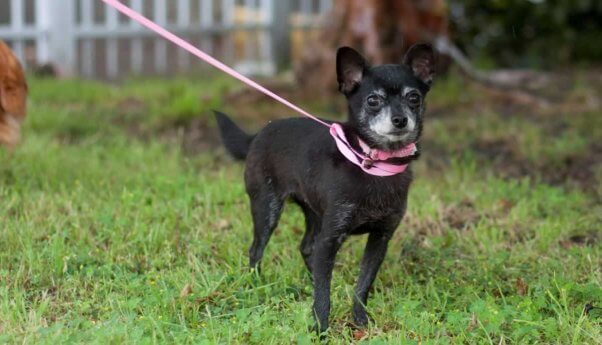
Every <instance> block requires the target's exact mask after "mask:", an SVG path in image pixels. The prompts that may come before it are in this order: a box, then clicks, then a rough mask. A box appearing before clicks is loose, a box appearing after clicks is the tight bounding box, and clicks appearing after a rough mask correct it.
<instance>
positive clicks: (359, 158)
mask: <svg viewBox="0 0 602 345" xmlns="http://www.w3.org/2000/svg"><path fill="white" fill-rule="evenodd" d="M102 1H104V2H105V3H106V4H107V5H109V6H111V7H113V8H115V9H116V10H118V11H119V12H121V13H123V14H124V15H125V16H127V17H130V18H131V19H132V20H134V21H136V22H138V23H140V24H141V25H143V26H145V27H147V28H148V29H150V30H151V31H154V32H156V33H157V34H159V35H161V36H162V37H163V38H165V39H167V40H168V41H170V42H172V43H174V44H176V45H177V46H179V47H181V48H182V49H184V50H186V51H188V52H189V53H191V54H193V55H195V56H196V57H198V58H199V59H201V60H203V61H205V62H207V63H209V64H210V65H212V66H213V67H215V68H217V69H219V70H220V71H222V72H224V73H226V74H228V75H230V76H232V77H234V78H236V79H238V80H240V81H241V82H243V83H245V84H247V85H249V86H251V87H252V88H254V89H256V90H257V91H260V92H262V93H263V94H265V95H267V96H269V97H271V98H273V99H275V100H276V101H278V102H280V103H282V104H284V105H285V106H287V107H289V108H291V109H293V110H294V111H296V112H298V113H300V114H302V115H304V116H306V117H308V118H310V119H312V120H314V121H316V122H318V123H320V124H322V125H324V126H326V127H328V128H330V135H331V136H332V137H333V138H334V139H335V141H336V144H337V147H338V149H339V151H341V153H342V154H343V156H345V157H346V158H347V159H348V160H349V161H350V162H351V163H353V164H355V165H357V166H359V167H360V168H362V170H364V171H365V172H367V173H368V174H371V175H376V176H391V175H396V174H399V173H402V172H404V171H405V170H406V168H407V166H408V165H407V164H404V165H395V164H390V163H386V162H382V161H378V160H377V159H378V156H381V155H383V154H385V155H388V156H389V157H407V156H411V155H413V154H415V153H416V145H415V144H413V143H412V144H410V145H408V146H406V147H404V148H403V149H401V150H399V151H395V152H392V153H386V152H383V151H378V150H372V152H370V151H369V152H366V153H365V154H360V153H358V152H357V151H355V150H354V149H353V148H352V147H351V145H350V144H349V142H348V140H347V138H346V137H345V133H344V132H343V129H342V127H341V126H340V125H339V124H336V123H333V124H332V125H330V124H328V123H326V122H324V121H322V120H320V119H319V118H317V117H315V116H313V115H312V114H310V113H308V112H307V111H305V110H303V109H301V108H300V107H298V106H296V105H294V104H293V103H291V102H289V101H287V100H286V99H284V98H282V97H280V96H278V95H277V94H275V93H274V92H272V91H270V90H268V89H266V88H265V87H263V86H261V85H260V84H258V83H257V82H255V81H253V80H252V79H250V78H247V77H245V76H244V75H242V74H240V73H238V72H236V71H235V70H234V69H232V68H230V67H228V66H227V65H225V64H224V63H222V62H221V61H219V60H217V59H215V58H213V57H212V56H211V55H208V54H207V53H205V52H203V51H201V50H200V49H198V48H196V47H195V46H193V45H192V44H190V43H188V42H186V41H185V40H184V39H182V38H180V37H178V36H176V35H174V34H173V33H171V32H169V31H168V30H166V29H164V28H163V27H161V26H160V25H158V24H156V23H155V22H153V21H152V20H150V19H148V18H146V17H145V16H143V15H142V14H140V13H138V12H136V11H134V10H133V9H131V8H129V7H128V6H126V5H124V4H122V3H121V2H119V1H118V0H102ZM372 153H375V154H376V155H375V156H374V155H373V154H372Z"/></svg>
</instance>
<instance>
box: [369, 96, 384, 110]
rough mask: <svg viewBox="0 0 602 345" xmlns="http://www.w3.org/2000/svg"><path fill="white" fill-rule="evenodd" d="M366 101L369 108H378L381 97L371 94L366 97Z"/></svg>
mask: <svg viewBox="0 0 602 345" xmlns="http://www.w3.org/2000/svg"><path fill="white" fill-rule="evenodd" d="M366 102H367V103H368V106H369V107H371V108H378V107H380V106H381V105H382V102H383V101H382V99H381V98H380V97H378V96H375V95H372V96H370V97H368V100H367V101H366Z"/></svg>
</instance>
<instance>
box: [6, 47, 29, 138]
mask: <svg viewBox="0 0 602 345" xmlns="http://www.w3.org/2000/svg"><path fill="white" fill-rule="evenodd" d="M26 112H27V81H26V80H25V73H24V72H23V68H22V67H21V63H19V60H17V57H16V56H15V55H14V54H13V52H12V51H11V50H10V48H9V47H8V46H7V45H6V44H5V43H4V42H3V41H1V40H0V145H4V146H6V147H8V148H9V149H11V148H13V147H14V146H15V145H16V144H17V143H18V142H19V138H20V132H21V123H22V122H23V119H24V118H25V114H26Z"/></svg>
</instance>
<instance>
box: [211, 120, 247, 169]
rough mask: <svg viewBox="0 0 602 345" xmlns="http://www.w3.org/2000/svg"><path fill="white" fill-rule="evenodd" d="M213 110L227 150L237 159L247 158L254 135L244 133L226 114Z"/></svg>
mask: <svg viewBox="0 0 602 345" xmlns="http://www.w3.org/2000/svg"><path fill="white" fill-rule="evenodd" d="M213 112H214V113H215V119H216V120H217V127H218V128H219V132H220V136H221V137H222V142H223V143H224V146H225V147H226V149H227V150H228V152H229V153H230V154H231V155H232V157H234V158H235V159H237V160H244V159H245V158H247V154H248V153H249V147H250V146H251V142H253V139H254V138H255V136H254V135H250V134H247V133H245V132H244V131H243V130H242V129H240V127H238V126H237V125H236V124H235V123H234V121H232V120H231V119H230V118H229V117H228V115H226V114H224V113H221V112H219V111H215V110H214V111H213Z"/></svg>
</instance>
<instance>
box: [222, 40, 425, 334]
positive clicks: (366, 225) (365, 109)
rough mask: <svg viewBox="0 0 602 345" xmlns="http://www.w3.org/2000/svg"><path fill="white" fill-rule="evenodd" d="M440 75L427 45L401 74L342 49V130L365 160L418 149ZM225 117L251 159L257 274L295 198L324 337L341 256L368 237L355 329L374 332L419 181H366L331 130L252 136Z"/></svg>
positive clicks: (287, 128) (301, 122) (248, 176)
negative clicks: (378, 301)
mask: <svg viewBox="0 0 602 345" xmlns="http://www.w3.org/2000/svg"><path fill="white" fill-rule="evenodd" d="M433 71H434V54H433V50H432V48H431V47H430V46H429V45H425V44H420V45H415V46H413V47H412V48H411V49H410V50H409V51H408V53H407V54H406V56H405V58H404V61H403V63H402V64H399V65H394V64H392V65H382V66H376V67H369V66H368V65H367V63H366V61H365V60H364V58H363V57H362V56H361V55H360V54H359V53H358V52H356V51H355V50H353V49H351V48H348V47H344V48H340V49H339V50H338V52H337V79H338V82H339V86H340V91H341V92H342V93H343V94H344V95H345V96H346V97H347V101H348V108H349V118H348V121H347V122H346V123H344V124H343V128H344V130H345V133H346V136H347V137H348V138H350V139H349V141H350V142H351V144H352V145H353V146H356V149H357V150H359V148H358V147H357V138H358V137H359V138H361V139H362V140H363V141H364V142H365V143H367V144H368V145H369V146H370V148H375V149H379V150H384V151H387V150H396V149H399V148H401V147H404V146H406V145H407V144H409V143H415V142H416V141H417V140H418V138H419V136H420V133H421V130H422V114H423V112H424V98H425V96H426V94H427V92H428V91H429V88H430V84H431V82H432V78H433V75H434V72H433ZM216 117H217V122H218V125H219V128H220V131H221V135H222V138H223V142H224V144H225V146H226V148H227V149H228V151H229V152H230V153H231V154H232V155H233V156H234V157H235V158H237V159H241V160H242V159H246V170H245V184H246V190H247V193H248V195H249V198H250V200H251V212H252V215H253V224H254V238H253V244H252V245H251V248H250V249H249V256H250V260H249V261H250V265H251V267H257V268H259V267H258V266H259V262H260V260H261V258H262V256H263V251H264V249H265V246H266V244H267V243H268V240H269V239H270V236H271V235H272V232H273V231H274V229H275V228H276V225H277V224H278V220H279V217H280V214H281V212H282V206H283V204H284V201H285V199H286V198H291V199H292V200H294V201H295V202H296V203H297V204H299V206H301V209H302V210H303V213H304V215H305V223H306V232H305V235H304V236H303V240H302V241H301V254H302V255H303V259H304V261H305V264H306V266H307V268H308V269H309V270H310V272H311V273H312V277H313V283H314V305H313V310H314V313H315V317H316V321H317V322H318V325H317V326H318V330H319V331H324V330H326V329H327V328H328V315H329V313H330V281H331V278H332V270H333V266H334V261H335V256H336V253H337V251H338V249H339V248H340V246H341V244H342V243H343V241H344V240H345V239H346V238H347V236H349V235H360V234H368V236H369V237H368V242H367V244H366V249H365V253H364V257H363V259H362V263H361V271H360V276H359V280H358V283H357V287H356V290H355V299H354V305H353V316H354V320H355V322H356V324H358V325H362V326H363V325H366V324H367V322H368V315H367V313H366V309H365V306H366V302H367V299H368V291H369V289H370V287H371V285H372V283H373V281H374V278H375V277H376V273H377V272H378V269H379V267H380V265H381V263H382V261H383V259H384V257H385V253H386V251H387V244H388V242H389V240H390V239H391V236H392V235H393V232H394V231H395V229H396V228H397V226H398V225H399V222H400V221H401V218H402V217H403V215H404V213H405V210H406V201H407V196H408V189H409V187H410V182H411V180H412V173H411V171H410V170H409V169H407V170H406V171H405V172H403V173H401V174H398V175H394V176H389V177H379V176H373V175H369V174H367V173H365V172H363V171H362V170H361V169H360V168H359V167H357V166H355V165H353V164H352V163H350V162H349V161H347V160H346V159H345V158H344V157H343V155H342V154H341V153H340V152H339V151H338V150H337V147H336V145H335V142H334V140H333V138H332V137H331V136H330V135H329V133H328V129H327V128H325V127H324V126H322V125H320V124H318V123H317V122H315V121H312V120H310V119H306V118H293V119H285V120H278V121H273V122H270V123H269V124H268V125H267V126H266V127H265V128H264V129H262V130H261V131H260V132H259V133H258V134H256V135H255V136H251V135H248V134H246V133H245V132H243V131H242V130H241V129H240V128H238V127H237V126H236V125H235V124H234V123H233V122H232V121H231V120H230V119H229V118H228V117H226V116H225V115H224V114H221V113H216ZM416 157H417V155H415V156H413V157H411V158H409V159H408V162H409V160H411V159H415V158H416Z"/></svg>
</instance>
